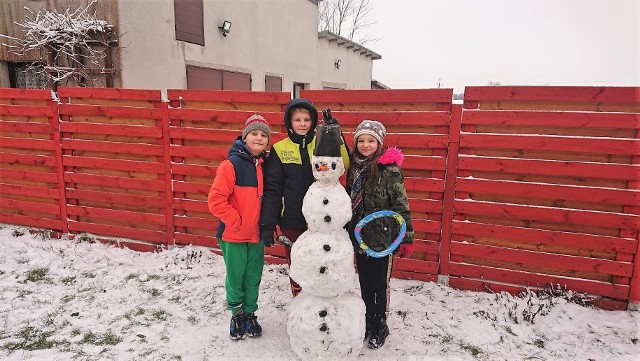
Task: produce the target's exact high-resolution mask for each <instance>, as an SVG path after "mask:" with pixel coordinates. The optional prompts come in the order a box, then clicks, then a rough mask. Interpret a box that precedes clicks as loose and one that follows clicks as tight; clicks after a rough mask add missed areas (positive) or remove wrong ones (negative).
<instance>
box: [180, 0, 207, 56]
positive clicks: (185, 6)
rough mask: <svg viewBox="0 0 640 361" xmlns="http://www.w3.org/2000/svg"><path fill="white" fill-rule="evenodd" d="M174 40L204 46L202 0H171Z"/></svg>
mask: <svg viewBox="0 0 640 361" xmlns="http://www.w3.org/2000/svg"><path fill="white" fill-rule="evenodd" d="M173 7H174V12H175V20H176V40H180V41H186V42H187V43H193V44H198V45H203V46H204V20H203V10H202V0H173Z"/></svg>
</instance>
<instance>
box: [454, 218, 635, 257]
mask: <svg viewBox="0 0 640 361" xmlns="http://www.w3.org/2000/svg"><path fill="white" fill-rule="evenodd" d="M452 230H453V233H455V234H461V235H466V236H478V237H491V238H497V239H503V240H515V241H519V242H526V243H530V244H536V245H548V246H562V247H571V248H574V249H591V250H602V251H616V252H622V253H630V254H635V253H636V250H637V246H638V240H636V239H628V238H618V237H609V236H599V235H592V234H584V233H569V232H561V231H547V230H542V229H532V228H521V227H511V226H502V225H497V224H483V223H475V222H468V221H464V222H461V221H456V220H454V221H453V226H452Z"/></svg>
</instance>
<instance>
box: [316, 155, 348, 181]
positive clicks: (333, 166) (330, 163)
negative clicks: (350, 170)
mask: <svg viewBox="0 0 640 361" xmlns="http://www.w3.org/2000/svg"><path fill="white" fill-rule="evenodd" d="M311 167H312V169H313V176H314V177H315V178H316V180H318V181H319V182H330V181H331V182H333V181H338V178H340V176H341V175H342V174H344V162H343V161H342V157H323V156H317V155H314V156H313V157H312V158H311Z"/></svg>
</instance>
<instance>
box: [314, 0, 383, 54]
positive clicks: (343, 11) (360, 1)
mask: <svg viewBox="0 0 640 361" xmlns="http://www.w3.org/2000/svg"><path fill="white" fill-rule="evenodd" d="M318 8H319V15H318V30H319V31H324V30H328V31H330V32H332V33H334V34H336V35H340V36H342V37H343V38H346V39H349V40H351V41H355V42H357V43H359V44H363V45H364V44H366V43H369V42H372V41H376V40H378V39H375V38H373V36H372V34H371V33H370V32H368V30H369V28H370V27H371V26H372V25H374V24H375V21H371V11H372V9H373V0H324V1H320V3H319V4H318Z"/></svg>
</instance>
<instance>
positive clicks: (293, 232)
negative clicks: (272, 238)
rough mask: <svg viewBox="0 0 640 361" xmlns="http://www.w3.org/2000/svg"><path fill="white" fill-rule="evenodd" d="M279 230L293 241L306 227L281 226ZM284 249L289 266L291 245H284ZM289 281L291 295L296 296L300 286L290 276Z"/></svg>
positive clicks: (300, 288)
mask: <svg viewBox="0 0 640 361" xmlns="http://www.w3.org/2000/svg"><path fill="white" fill-rule="evenodd" d="M280 230H281V231H282V234H284V235H285V236H286V237H287V238H289V240H290V241H291V242H295V241H296V240H297V239H298V237H300V235H301V234H302V233H304V231H306V229H296V228H282V227H281V228H280ZM284 249H285V252H286V258H287V264H288V265H289V266H291V247H289V246H286V245H285V246H284ZM289 283H291V295H293V297H296V296H297V295H298V294H299V293H300V291H302V287H300V285H299V284H297V283H296V282H295V281H294V280H293V279H291V277H289Z"/></svg>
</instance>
